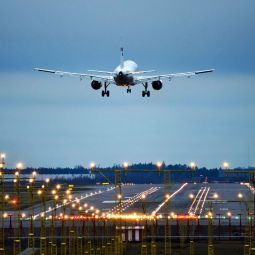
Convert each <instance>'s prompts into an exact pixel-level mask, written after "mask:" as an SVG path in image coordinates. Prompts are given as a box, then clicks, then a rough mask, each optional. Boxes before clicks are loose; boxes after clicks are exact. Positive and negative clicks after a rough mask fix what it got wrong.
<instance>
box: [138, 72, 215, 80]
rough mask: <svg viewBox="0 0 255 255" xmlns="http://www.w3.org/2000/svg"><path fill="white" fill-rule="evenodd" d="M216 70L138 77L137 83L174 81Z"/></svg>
mask: <svg viewBox="0 0 255 255" xmlns="http://www.w3.org/2000/svg"><path fill="white" fill-rule="evenodd" d="M213 71H214V69H208V70H200V71H193V72H184V73H170V74H162V75H155V76H136V77H135V82H136V83H141V82H148V81H155V80H160V79H169V80H172V78H174V77H188V78H189V77H191V76H194V75H198V74H204V73H211V72H213Z"/></svg>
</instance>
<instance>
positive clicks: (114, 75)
mask: <svg viewBox="0 0 255 255" xmlns="http://www.w3.org/2000/svg"><path fill="white" fill-rule="evenodd" d="M34 70H35V71H40V72H46V73H51V74H57V75H59V76H61V77H63V76H75V77H79V78H80V80H83V78H90V79H91V80H92V82H91V86H92V88H93V89H95V90H99V89H101V88H102V87H103V90H102V96H103V97H104V96H105V95H106V96H107V97H109V95H110V92H109V90H107V88H108V86H109V85H110V84H114V85H117V86H121V87H127V93H131V87H132V86H134V85H137V84H142V85H143V86H144V90H143V91H142V96H143V97H144V96H147V97H149V96H150V91H149V90H148V82H150V83H151V85H152V87H153V89H154V90H160V89H161V88H162V87H163V82H162V80H168V81H171V80H172V78H174V77H191V76H194V75H198V74H204V73H210V72H213V71H214V69H208V70H200V71H193V72H184V73H169V74H164V75H142V74H145V73H150V72H153V71H154V70H149V71H138V66H137V64H136V63H135V62H134V61H132V60H124V56H123V48H121V63H120V65H118V66H117V67H116V68H115V69H114V71H113V72H110V71H98V70H88V72H89V73H72V72H65V71H57V70H49V69H42V68H34ZM93 73H94V74H93ZM95 73H96V74H95Z"/></svg>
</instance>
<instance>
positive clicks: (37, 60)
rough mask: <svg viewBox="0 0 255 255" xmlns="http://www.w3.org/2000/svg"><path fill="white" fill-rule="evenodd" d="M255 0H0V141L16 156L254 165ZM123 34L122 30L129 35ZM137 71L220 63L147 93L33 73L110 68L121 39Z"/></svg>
mask: <svg viewBox="0 0 255 255" xmlns="http://www.w3.org/2000/svg"><path fill="white" fill-rule="evenodd" d="M254 10H255V2H254V0H245V1H230V0H215V1H203V0H194V1H180V0H174V1H168V0H165V1H163V0H157V1H145V0H141V1H134V0H130V1H122V0H121V1H120V0H108V1H103V0H101V1H99V0H95V1H86V0H83V1H82V0H76V1H50V0H44V1H34V0H26V1H12V0H10V1H1V3H0V111H1V112H0V113H1V126H0V151H1V152H5V153H6V154H7V162H8V166H10V167H12V166H14V164H15V163H16V162H18V161H22V162H24V164H25V165H26V166H34V167H40V166H45V167H65V166H68V167H74V166H76V165H83V166H88V164H89V162H90V161H95V162H96V163H97V164H100V165H101V166H109V165H112V164H114V163H117V164H119V163H121V162H123V161H128V162H130V163H136V162H156V161H157V160H164V161H165V162H166V163H167V164H176V163H189V162H190V161H195V162H196V163H197V164H198V166H206V167H219V166H220V165H221V163H222V162H223V161H225V160H227V161H229V162H231V166H233V167H238V166H243V167H247V166H248V164H249V165H253V166H254V165H255V158H254V155H255V47H254V45H255V33H254V31H255V15H254ZM121 38H122V39H121ZM120 45H123V46H124V49H125V57H126V58H128V59H132V60H134V61H136V63H137V64H138V66H139V68H140V69H141V70H147V69H155V70H157V71H158V73H169V72H170V73H171V72H183V71H192V70H200V69H209V68H215V69H216V71H215V72H214V73H212V74H207V75H201V76H199V77H198V76H196V77H192V78H190V79H187V78H176V79H173V80H172V81H171V82H170V83H169V82H165V83H164V86H163V89H162V90H160V91H153V89H151V97H150V98H142V96H141V92H142V90H143V87H142V86H139V85H138V86H136V87H134V88H133V89H132V93H131V94H127V93H126V89H122V88H117V87H116V86H114V85H112V86H111V87H110V91H111V96H110V97H109V98H102V97H101V92H100V91H94V90H93V89H92V88H91V86H90V81H89V80H83V81H82V82H80V81H79V79H77V78H72V77H63V78H60V77H58V76H54V75H50V74H43V73H39V72H34V71H33V68H34V67H42V68H48V69H57V70H64V71H71V72H86V70H88V69H99V70H109V71H112V70H113V69H114V68H115V67H116V66H117V65H118V64H119V55H120V52H119V48H120Z"/></svg>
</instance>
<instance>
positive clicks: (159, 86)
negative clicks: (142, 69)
mask: <svg viewBox="0 0 255 255" xmlns="http://www.w3.org/2000/svg"><path fill="white" fill-rule="evenodd" d="M151 85H152V87H153V89H155V90H160V89H162V87H163V84H162V82H161V81H153V82H152V83H151Z"/></svg>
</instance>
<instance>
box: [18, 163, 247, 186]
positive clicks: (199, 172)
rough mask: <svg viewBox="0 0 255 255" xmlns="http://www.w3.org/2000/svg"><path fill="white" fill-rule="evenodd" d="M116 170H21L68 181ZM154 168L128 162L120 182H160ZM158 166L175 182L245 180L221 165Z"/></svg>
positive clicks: (109, 177) (101, 178) (99, 178)
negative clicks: (207, 166)
mask: <svg viewBox="0 0 255 255" xmlns="http://www.w3.org/2000/svg"><path fill="white" fill-rule="evenodd" d="M118 169H121V170H125V169H124V168H123V167H122V166H121V165H114V166H112V167H106V168H102V167H97V168H96V169H95V170H94V171H91V169H89V168H84V167H83V166H76V167H74V168H42V167H41V168H26V169H24V170H22V172H23V173H24V174H30V173H31V172H32V171H36V172H37V173H39V174H54V175H56V174H71V175H74V176H73V180H72V182H73V181H76V182H81V183H96V182H108V181H110V182H112V183H114V180H115V179H114V178H115V176H114V171H115V170H118ZM157 169H158V168H157V166H156V165H155V164H153V163H138V164H133V165H130V166H129V167H128V169H127V170H126V171H125V172H124V173H123V174H122V181H123V182H133V183H162V182H163V181H164V173H162V172H161V173H160V172H158V171H157ZM160 169H165V170H172V171H173V172H172V173H171V174H170V179H171V181H175V182H183V181H187V182H205V181H208V182H239V181H248V180H249V176H248V175H247V174H226V173H227V170H226V171H224V170H223V169H221V168H214V169H207V168H205V167H203V168H195V171H191V168H190V167H189V166H187V165H182V164H176V165H165V163H163V164H162V166H161V168H160ZM249 169H250V168H249ZM249 169H241V168H236V169H235V170H245V171H248V170H249ZM148 170H149V171H148ZM154 171H155V172H154ZM178 171H179V172H178ZM84 174H95V179H87V178H86V177H84V176H83V175H84ZM75 175H80V176H75ZM62 180H63V181H64V180H65V179H64V178H63V179H62Z"/></svg>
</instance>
